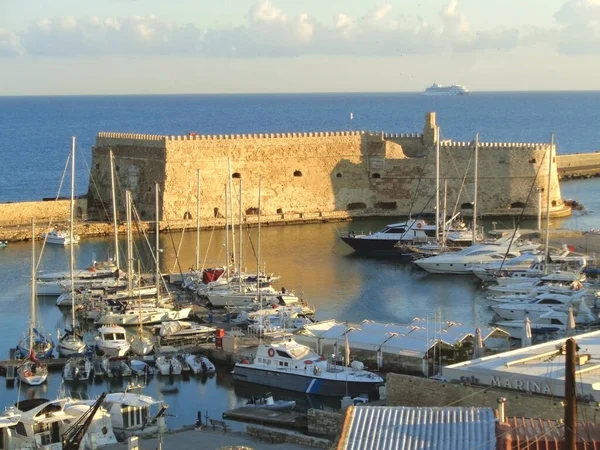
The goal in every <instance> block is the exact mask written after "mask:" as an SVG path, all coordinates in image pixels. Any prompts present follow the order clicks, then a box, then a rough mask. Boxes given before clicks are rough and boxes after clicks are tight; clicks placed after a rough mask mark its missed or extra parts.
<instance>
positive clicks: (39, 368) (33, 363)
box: [17, 220, 54, 386]
mask: <svg viewBox="0 0 600 450" xmlns="http://www.w3.org/2000/svg"><path fill="white" fill-rule="evenodd" d="M34 236H35V223H34V222H33V220H32V221H31V296H30V299H29V307H30V320H29V336H28V337H27V338H25V339H23V340H22V341H21V342H20V343H19V350H20V351H21V353H22V352H23V348H27V349H28V352H27V354H26V356H27V358H28V359H27V360H26V361H25V362H24V363H23V364H21V365H20V366H19V367H18V368H17V375H18V377H19V380H21V382H23V383H26V384H29V385H32V386H38V385H40V384H42V383H43V382H44V381H46V379H47V378H48V367H47V366H46V365H45V364H42V363H41V362H40V361H39V360H38V357H40V356H41V357H49V356H51V354H52V349H53V347H54V344H53V342H52V340H50V339H48V338H46V337H45V336H43V335H42V334H41V333H39V332H38V331H37V330H36V328H35V298H36V297H35V239H34Z"/></svg>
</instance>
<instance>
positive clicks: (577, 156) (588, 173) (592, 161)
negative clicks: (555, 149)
mask: <svg viewBox="0 0 600 450" xmlns="http://www.w3.org/2000/svg"><path fill="white" fill-rule="evenodd" d="M556 165H557V168H558V178H559V180H571V179H577V178H597V177H600V151H597V152H595V153H574V154H571V155H558V156H557V157H556Z"/></svg>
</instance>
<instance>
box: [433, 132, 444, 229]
mask: <svg viewBox="0 0 600 450" xmlns="http://www.w3.org/2000/svg"><path fill="white" fill-rule="evenodd" d="M442 233H443V231H442ZM439 238H440V127H439V126H438V127H437V139H436V143H435V240H436V241H439Z"/></svg>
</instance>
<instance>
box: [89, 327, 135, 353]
mask: <svg viewBox="0 0 600 450" xmlns="http://www.w3.org/2000/svg"><path fill="white" fill-rule="evenodd" d="M96 347H97V348H98V350H99V351H100V352H101V353H102V354H104V355H107V356H125V355H126V354H127V352H128V351H129V349H130V348H131V345H130V344H129V341H127V333H126V331H125V328H123V327H120V326H118V325H105V326H102V327H100V328H98V335H97V336H96Z"/></svg>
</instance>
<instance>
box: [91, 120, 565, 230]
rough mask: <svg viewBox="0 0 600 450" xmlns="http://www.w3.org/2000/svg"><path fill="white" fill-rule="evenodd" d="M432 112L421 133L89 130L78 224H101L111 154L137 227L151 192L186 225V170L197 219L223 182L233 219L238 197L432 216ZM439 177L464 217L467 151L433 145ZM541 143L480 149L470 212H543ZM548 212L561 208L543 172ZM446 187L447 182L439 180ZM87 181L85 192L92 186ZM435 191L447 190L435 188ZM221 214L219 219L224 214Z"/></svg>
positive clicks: (272, 205)
mask: <svg viewBox="0 0 600 450" xmlns="http://www.w3.org/2000/svg"><path fill="white" fill-rule="evenodd" d="M437 139H438V136H437V132H436V121H435V113H429V114H428V115H427V116H426V121H425V126H424V129H423V131H422V133H416V134H415V133H412V134H405V133H383V132H371V131H335V132H311V133H273V134H241V135H197V134H195V133H190V134H188V135H185V136H156V135H138V134H125V133H99V134H98V137H97V139H96V145H95V146H94V148H93V163H92V170H91V175H90V186H94V188H93V189H92V188H91V187H90V190H89V193H88V198H89V208H88V211H89V213H90V217H97V218H101V219H106V218H107V217H109V216H110V215H111V183H110V164H109V159H108V152H109V150H113V152H114V155H115V166H116V168H115V172H116V178H117V183H116V185H117V200H118V201H117V203H118V209H119V213H120V215H122V214H124V202H123V198H124V190H125V189H129V190H131V191H132V192H133V198H134V202H135V205H136V209H137V211H138V212H139V214H140V216H141V218H142V219H146V220H147V219H151V218H152V217H153V216H154V209H155V207H154V195H155V193H154V192H155V190H154V184H155V183H158V184H159V187H160V189H159V190H160V204H161V211H160V215H161V217H162V219H163V220H164V219H165V218H166V219H168V220H192V221H193V220H195V217H196V204H197V185H198V181H197V178H198V172H199V173H200V202H199V203H200V216H201V219H203V220H206V219H209V218H213V219H214V218H215V217H217V218H219V217H224V216H225V215H226V214H225V208H226V206H225V204H226V195H225V190H226V189H228V187H229V180H230V177H231V178H232V186H233V194H232V197H233V198H234V208H233V209H234V211H235V215H236V216H237V214H238V213H237V211H238V207H239V206H238V205H239V203H238V197H239V196H240V192H241V198H242V210H243V214H244V215H245V216H251V215H255V214H256V213H257V212H258V201H259V185H260V196H261V200H260V201H261V212H262V214H265V215H282V217H283V215H290V216H294V215H298V214H307V215H317V216H318V215H326V214H330V213H339V212H344V213H347V214H348V215H349V216H352V217H355V216H371V215H390V216H397V215H403V214H408V213H409V211H411V205H412V213H413V214H417V213H419V212H421V211H422V212H424V213H427V214H433V213H434V209H435V200H434V197H435V192H436V189H435V167H436V164H435V160H436V157H435V155H436V152H435V147H436V142H437ZM440 144H441V145H440V161H441V163H440V165H441V170H440V176H441V180H442V181H441V186H442V188H441V189H442V193H441V194H442V195H441V197H442V198H443V195H444V192H445V193H446V197H447V205H448V209H449V210H450V211H452V210H453V209H454V208H455V205H456V208H457V210H460V211H462V213H463V215H469V214H470V213H471V212H472V202H473V191H474V181H473V180H474V166H475V163H474V153H475V152H474V143H473V142H454V141H449V140H445V141H441V142H440ZM550 151H551V152H552V156H553V157H554V151H555V149H554V148H552V149H550V146H549V144H545V143H513V142H481V143H480V145H479V163H478V169H479V177H478V179H479V195H478V212H479V213H480V214H482V215H510V214H520V213H521V211H522V207H523V205H525V204H526V205H527V207H526V214H527V215H530V216H536V215H537V210H538V203H537V202H538V196H537V194H536V188H539V189H541V190H542V191H543V195H542V205H545V196H546V186H547V176H548V170H547V167H548V165H547V159H546V158H545V157H546V155H548V154H549V153H550ZM552 167H553V168H552V171H551V173H550V177H551V189H550V196H551V204H552V212H553V213H554V212H556V213H558V212H560V211H562V209H563V205H562V199H561V194H560V186H559V184H558V177H557V173H556V164H553V166H552ZM445 180H447V183H445ZM92 181H93V183H92ZM444 186H447V189H444ZM229 216H231V212H230V213H229Z"/></svg>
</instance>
